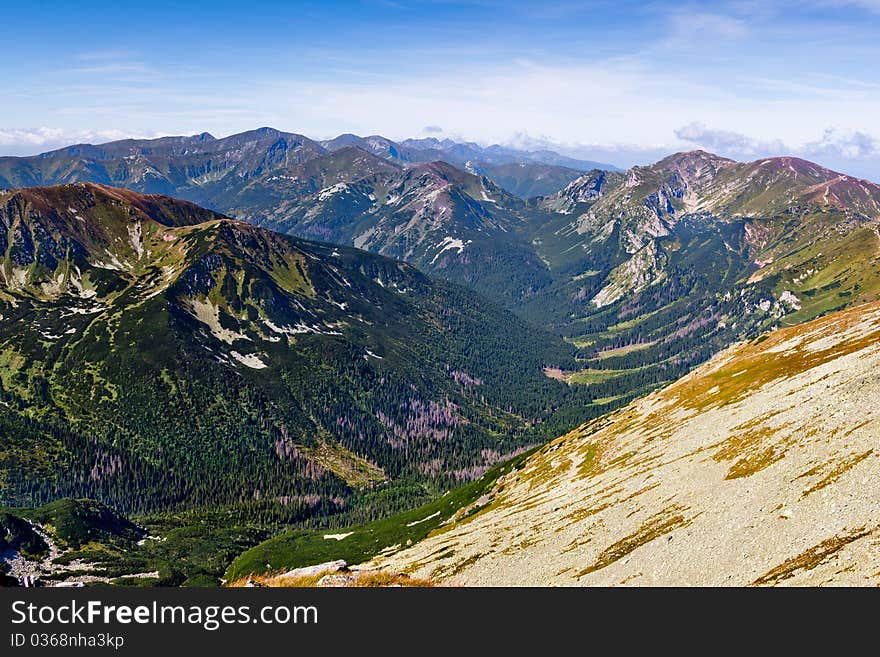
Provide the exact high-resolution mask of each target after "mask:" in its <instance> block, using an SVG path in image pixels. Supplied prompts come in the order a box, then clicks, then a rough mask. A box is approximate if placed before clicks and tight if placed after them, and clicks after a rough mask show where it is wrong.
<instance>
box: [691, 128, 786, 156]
mask: <svg viewBox="0 0 880 657" xmlns="http://www.w3.org/2000/svg"><path fill="white" fill-rule="evenodd" d="M674 132H675V136H676V137H678V138H679V139H680V140H682V141H684V142H688V143H691V144H694V145H696V146H699V147H701V148H704V149H706V150H709V151H716V152H719V153H735V154H737V155H749V156H758V155H766V154H768V153H784V152H785V151H786V150H787V147H786V145H785V144H784V143H783V142H782V141H781V140H773V141H762V140H760V139H754V138H752V137H748V136H746V135H744V134H741V133H739V132H734V131H732V130H715V129H712V128H709V127H708V126H706V124H704V123H701V122H699V121H694V122H692V123H689V124H687V125H685V126H682V127H680V128H677V129H676V130H675V131H674Z"/></svg>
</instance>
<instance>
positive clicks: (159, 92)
mask: <svg viewBox="0 0 880 657" xmlns="http://www.w3.org/2000/svg"><path fill="white" fill-rule="evenodd" d="M27 4H28V3H20V5H23V6H18V7H12V8H9V9H7V10H6V12H5V13H6V14H7V15H6V16H5V18H6V19H7V21H8V22H9V24H15V25H17V26H18V28H17V29H16V30H14V31H10V32H8V33H7V35H6V37H5V38H6V50H7V52H8V53H10V54H9V55H8V56H7V60H6V67H5V68H6V69H7V70H5V71H4V81H5V100H6V102H5V103H3V105H2V106H0V154H33V153H37V152H41V151H44V150H48V149H50V148H55V147H60V146H63V145H66V144H69V143H75V142H92V143H97V142H102V141H109V140H112V139H118V138H123V137H153V136H159V135H167V134H194V133H199V132H203V131H208V132H211V133H212V134H215V135H216V136H221V135H226V134H230V133H234V132H239V131H243V130H247V129H251V128H254V127H258V126H261V125H271V126H274V127H277V128H279V129H283V130H289V131H293V132H299V133H303V134H306V135H309V136H311V137H315V138H325V137H330V136H335V135H336V134H339V133H341V132H354V133H358V134H383V135H385V136H387V137H390V138H392V139H402V138H406V137H418V136H449V137H453V138H457V139H468V140H472V141H477V142H481V143H484V144H485V143H503V144H511V145H518V146H522V147H531V148H546V147H550V148H554V149H555V150H559V151H561V152H564V153H567V154H571V155H576V156H581V157H585V158H589V159H594V160H599V161H608V162H612V163H614V164H616V165H618V166H629V165H632V164H637V163H646V162H649V161H653V160H656V159H658V158H659V157H662V156H663V155H666V154H668V153H670V152H674V151H676V150H684V149H692V148H705V149H706V150H711V151H713V152H717V153H719V154H721V155H725V156H728V157H733V158H736V159H754V158H759V157H765V156H770V155H781V154H794V155H799V156H801V157H805V158H808V159H813V160H816V161H818V162H820V163H822V164H825V165H826V166H830V167H832V168H836V169H839V170H842V171H845V172H847V173H852V174H854V175H858V176H863V177H867V178H872V179H874V180H880V127H878V126H877V124H876V118H875V117H877V116H880V69H878V67H876V65H875V62H877V61H880V43H878V42H877V40H876V34H877V33H878V28H880V2H878V1H877V0H776V1H774V2H756V1H754V0H722V1H720V2H713V3H711V4H707V3H693V4H687V3H681V2H674V3H673V2H662V1H660V2H657V1H636V0H615V1H613V2H612V1H609V0H595V1H591V2H579V1H577V0H549V1H548V2H544V3H535V2H518V1H511V0H506V1H502V0H474V1H463V2H448V1H443V0H394V1H391V0H364V1H341V2H321V3H318V2H280V1H266V0H254V1H253V2H251V3H248V5H247V8H246V10H242V8H241V5H240V4H238V3H234V2H229V1H227V0H219V1H215V2H211V3H208V2H191V3H183V6H182V5H181V3H172V2H166V1H165V0H157V1H156V2H153V3H149V4H148V5H147V6H133V5H132V6H127V5H126V4H125V3H110V2H104V1H103V0H100V1H95V2H91V3H90V5H89V9H88V10H87V11H86V10H84V9H82V6H77V5H71V4H69V3H63V2H60V1H59V2H52V1H50V2H45V3H42V4H41V5H40V8H39V9H34V8H33V7H28V6H24V5H27ZM37 36H38V37H39V38H36V37H37Z"/></svg>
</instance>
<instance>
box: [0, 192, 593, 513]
mask: <svg viewBox="0 0 880 657" xmlns="http://www.w3.org/2000/svg"><path fill="white" fill-rule="evenodd" d="M0 252H2V254H3V260H2V263H0V276H2V287H0V315H2V319H0V384H2V392H0V401H2V409H0V425H2V435H3V436H4V439H3V443H2V449H0V499H2V503H6V504H17V505H25V504H27V505H37V504H41V503H44V502H46V501H50V500H52V499H55V498H58V497H64V496H69V497H91V498H94V499H98V500H101V501H103V502H107V503H111V504H113V505H114V506H115V507H116V508H119V509H122V510H124V511H134V512H146V511H156V510H163V509H164V510H169V509H185V508H197V507H211V508H214V507H217V506H218V505H233V506H237V507H239V508H248V509H251V511H252V513H253V515H254V517H259V516H260V514H264V515H267V517H269V516H272V515H273V514H275V515H279V516H283V517H285V518H288V519H296V518H304V517H309V516H310V515H316V514H317V515H321V514H327V513H334V512H337V511H340V510H342V509H344V508H345V507H346V504H348V503H349V502H350V501H351V500H353V499H354V498H355V497H356V496H357V490H358V489H360V488H362V487H363V486H365V485H368V484H370V483H371V482H378V481H383V480H386V479H389V480H392V481H399V480H417V481H426V482H431V481H433V482H434V484H433V485H434V486H441V485H448V484H449V483H453V482H457V481H463V480H467V479H470V478H473V477H474V476H477V475H478V474H479V473H480V472H482V470H484V469H485V468H486V467H488V466H489V465H491V464H492V463H493V462H495V461H497V460H498V459H499V458H501V457H502V456H503V455H504V454H506V453H509V452H513V451H515V450H517V449H521V448H522V447H523V446H525V445H529V444H533V443H535V442H536V441H539V440H541V439H542V438H543V437H544V436H546V435H547V434H548V433H549V432H551V431H553V429H554V427H557V426H559V425H560V423H571V422H573V420H572V415H573V413H574V412H575V411H576V410H577V409H578V407H579V405H580V404H581V403H582V401H583V397H578V395H577V394H576V391H571V390H569V389H567V388H566V387H565V386H563V385H561V384H559V383H557V382H555V381H550V380H548V379H547V378H546V377H544V376H543V374H542V373H541V368H542V367H544V366H547V365H555V366H564V365H565V363H571V355H572V352H571V350H570V348H568V347H567V346H566V345H564V344H563V343H562V342H561V341H559V340H556V339H553V338H550V337H549V336H547V335H545V334H543V333H540V332H538V331H535V330H534V329H531V328H529V327H528V326H527V325H525V324H524V323H523V322H522V321H520V320H518V319H516V318H515V317H514V316H512V315H510V314H509V313H507V312H505V311H503V310H501V309H500V308H498V307H496V306H493V305H492V304H490V303H487V302H485V301H484V300H482V299H480V298H479V297H477V296H476V295H474V294H473V293H471V292H468V291H466V290H463V289H461V288H457V287H454V286H450V285H448V284H441V283H434V282H432V281H431V280H429V279H428V278H426V277H425V276H424V275H422V274H421V273H419V272H418V271H417V270H415V269H413V268H412V267H410V266H408V265H405V264H403V263H400V262H396V261H394V260H390V259H387V258H383V257H379V256H374V255H370V254H367V253H364V252H362V251H357V250H355V249H350V248H345V247H337V246H333V245H329V244H319V243H313V242H306V241H302V240H298V239H295V238H292V237H286V236H283V235H280V234H277V233H272V232H269V231H266V230H263V229H260V228H257V227H254V226H252V225H249V224H246V223H242V222H237V221H232V220H230V219H228V218H225V217H223V216H222V215H218V214H216V213H213V212H211V211H208V210H203V209H201V208H199V207H197V206H194V205H191V204H188V203H185V202H181V201H176V200H173V199H169V198H166V197H156V196H141V195H139V194H136V193H133V192H127V191H122V190H119V189H115V188H110V187H102V186H96V185H87V184H78V185H67V186H59V187H52V188H32V189H26V190H15V191H10V192H4V193H2V194H0ZM560 411H561V412H560ZM273 517H274V516H273Z"/></svg>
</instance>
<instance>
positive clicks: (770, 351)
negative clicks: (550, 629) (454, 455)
mask: <svg viewBox="0 0 880 657" xmlns="http://www.w3.org/2000/svg"><path fill="white" fill-rule="evenodd" d="M878 340H880V304H877V303H873V304H866V305H863V306H857V307H855V308H851V309H848V310H844V311H839V312H837V313H834V314H831V315H829V316H827V317H823V318H820V319H817V320H813V321H811V322H808V323H806V324H802V325H799V326H794V327H788V328H784V329H780V330H779V331H775V332H773V333H770V334H768V335H764V336H762V337H761V338H759V339H758V340H755V341H752V342H751V343H744V344H739V345H736V346H734V347H732V348H730V349H728V350H726V351H724V352H722V353H720V354H719V355H718V356H716V357H715V358H713V359H712V361H710V362H709V363H706V364H705V365H703V366H702V367H700V368H698V369H696V370H695V371H693V372H692V373H690V374H689V375H688V376H686V377H684V378H682V379H681V380H679V381H677V382H676V383H674V384H672V385H671V386H669V387H667V388H665V389H663V390H660V391H658V392H655V393H653V394H651V395H649V396H647V397H645V398H643V399H640V400H637V401H635V402H633V403H632V404H630V405H629V406H626V407H625V408H622V409H620V410H618V411H617V412H615V413H612V414H609V415H607V416H605V417H603V418H601V419H600V420H597V421H594V422H591V423H587V424H585V425H583V426H581V427H579V428H578V429H576V430H574V431H572V432H570V433H569V434H567V435H565V436H562V437H561V438H558V439H557V440H554V441H553V442H551V443H550V444H548V445H546V446H545V447H543V448H541V449H540V450H539V451H538V452H536V453H534V454H532V455H530V456H529V457H528V458H527V459H526V461H525V463H524V464H522V465H521V467H519V468H517V469H514V470H512V471H511V472H510V473H509V474H507V475H505V476H504V477H503V478H500V479H499V480H498V481H497V483H496V485H495V488H494V490H493V491H492V492H491V493H490V494H488V495H486V496H484V497H483V498H481V500H480V502H479V504H478V505H477V504H475V505H473V508H472V509H469V510H468V509H465V510H463V511H462V512H460V513H459V514H458V515H457V517H455V518H453V519H452V520H451V521H450V522H448V523H446V524H445V525H443V526H442V527H441V529H440V531H436V532H435V533H434V535H432V536H429V537H428V538H426V539H425V540H424V541H423V542H421V543H417V544H416V545H415V546H414V547H413V548H411V549H409V550H405V551H403V552H401V553H399V554H397V555H395V556H391V557H388V558H384V559H380V560H379V561H380V564H379V565H381V566H383V567H387V568H390V569H392V570H393V572H398V570H403V571H404V572H409V573H412V574H414V575H415V576H421V577H425V576H429V577H432V578H434V579H439V580H443V581H448V582H449V583H452V584H460V585H491V586H505V585H507V586H510V585H520V586H521V585H526V586H535V585H585V586H594V585H633V586H639V585H642V586H644V585H655V586H656V585H660V586H675V585H679V586H681V585H689V586H694V585H704V586H706V585H708V586H747V585H755V586H766V585H800V586H815V585H849V586H876V585H877V584H878V582H880V568H878V565H880V564H878V555H877V549H876V545H877V540H878V537H880V514H878V508H880V507H878V493H877V490H878V483H880V454H878V444H877V437H878V435H880V414H878V411H877V409H878V403H880V385H878V379H877V376H876V371H877V368H878V366H880V349H878ZM469 511H470V512H469Z"/></svg>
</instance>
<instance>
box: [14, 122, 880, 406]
mask: <svg viewBox="0 0 880 657" xmlns="http://www.w3.org/2000/svg"><path fill="white" fill-rule="evenodd" d="M332 142H333V143H330V142H327V143H325V144H323V145H322V144H321V143H317V142H314V141H312V140H309V139H307V138H305V137H302V136H300V135H296V134H293V133H282V132H279V131H277V130H272V129H261V130H256V131H251V132H248V133H243V134H242V135H235V136H232V137H228V138H225V139H223V140H216V139H213V138H211V137H210V136H209V135H197V136H194V137H187V138H180V139H176V138H169V139H160V140H154V141H146V142H139V141H125V142H114V143H111V144H107V145H104V146H101V147H88V148H85V147H73V148H72V149H70V150H71V152H70V153H65V151H64V149H62V150H60V151H55V152H53V153H49V154H46V155H45V156H40V157H36V158H4V159H2V160H0V177H2V181H0V184H11V183H16V184H43V181H46V180H56V179H57V180H97V181H100V182H106V181H108V180H109V181H110V184H114V185H117V186H124V187H130V188H133V189H135V190H140V191H161V192H163V193H168V194H173V195H175V196H178V197H182V198H186V199H188V200H191V201H194V202H197V203H199V204H201V205H204V206H207V207H211V208H214V209H216V210H219V211H222V212H225V213H227V214H229V215H231V216H234V217H236V218H238V219H242V220H246V221H248V222H250V223H253V224H256V225H259V226H262V227H266V228H269V229H273V230H278V231H282V232H285V233H289V234H293V235H298V236H301V237H306V238H309V239H317V240H322V241H329V242H334V243H340V244H348V245H352V246H355V247H358V248H363V249H366V250H369V251H373V252H376V253H380V254H383V255H387V256H389V257H392V258H397V259H402V260H405V261H406V262H408V263H410V264H412V265H414V266H416V267H418V268H419V269H420V270H422V271H424V272H425V273H427V274H428V275H430V276H433V277H437V278H442V279H446V280H449V281H452V282H455V283H460V284H464V285H467V286H468V287H471V288H472V289H474V290H476V291H478V292H479V293H481V294H483V295H484V296H487V297H489V298H491V299H493V300H495V301H497V302H499V303H501V304H503V305H504V306H506V307H507V308H508V309H511V310H514V311H515V312H516V313H517V314H519V315H520V316H521V317H523V318H525V319H527V320H528V321H531V322H532V323H534V324H536V325H539V326H542V327H545V328H548V329H550V330H551V331H553V332H555V333H557V334H560V335H563V336H565V337H566V338H567V339H569V340H570V341H571V342H572V343H573V344H574V345H576V346H577V347H578V350H579V351H578V357H579V363H578V366H577V367H575V368H574V369H573V370H571V371H564V372H552V373H551V374H552V375H553V376H556V377H559V378H561V379H563V380H565V381H568V382H570V383H585V384H587V385H589V386H592V387H594V388H595V389H596V390H598V389H599V387H602V389H603V390H606V391H607V390H608V389H609V388H611V390H612V391H613V393H614V394H610V395H606V394H603V395H601V396H597V399H598V400H601V403H602V404H612V405H613V404H619V403H623V402H624V401H626V400H627V399H628V398H629V397H631V396H632V395H635V394H638V392H639V391H643V390H645V389H646V388H647V387H650V386H652V385H656V384H657V383H659V382H663V381H670V380H673V379H675V378H677V377H678V376H681V375H682V374H684V373H685V372H687V371H688V370H689V369H690V368H691V367H693V366H694V365H696V364H698V363H700V362H702V361H704V360H706V359H707V358H709V357H711V355H712V354H713V353H715V352H716V351H718V350H719V349H721V348H724V347H725V346H727V345H728V344H730V343H731V342H733V341H735V340H738V339H741V338H744V337H749V336H752V335H755V334H757V333H758V332H761V331H763V330H767V329H770V328H774V327H778V326H782V325H785V324H788V323H796V322H801V321H805V320H809V319H811V318H813V317H816V316H818V315H821V314H823V313H827V312H830V311H833V310H835V309H840V308H844V307H848V306H851V305H853V304H855V303H860V302H867V301H872V300H875V299H877V298H880V272H878V271H877V267H876V262H875V260H876V259H875V256H874V253H875V243H876V242H877V239H878V238H877V226H878V222H880V219H878V215H880V200H878V199H880V191H878V190H880V188H878V186H877V185H875V184H873V183H870V182H868V181H864V180H858V179H856V178H853V177H850V176H846V175H844V174H840V173H837V172H834V171H831V170H828V169H825V168H823V167H821V166H819V165H816V164H813V163H810V162H806V161H804V160H800V159H797V158H790V157H782V158H765V159H763V160H757V161H755V162H746V163H739V162H734V161H733V160H730V159H727V158H722V157H718V156H716V155H713V154H711V153H706V152H704V151H691V152H686V153H678V154H674V155H671V156H669V157H667V158H664V159H663V160H661V161H659V162H657V163H655V164H653V165H650V166H638V167H633V168H631V169H629V170H628V171H625V172H616V171H604V170H591V171H587V172H585V173H583V174H582V175H580V176H579V177H577V178H575V179H574V180H571V181H570V182H569V183H568V184H565V185H564V186H562V187H561V189H559V190H558V191H556V192H554V193H552V194H546V195H543V196H538V197H536V198H530V199H528V200H523V199H522V198H518V197H517V196H516V195H514V194H512V193H509V192H507V191H506V190H505V189H503V188H502V187H501V186H499V185H498V184H496V183H495V182H493V180H492V179H491V178H490V177H489V176H487V175H481V174H480V172H479V170H478V169H477V168H476V167H475V166H471V167H470V168H471V169H473V170H474V171H476V173H473V172H471V171H468V170H466V169H467V166H465V168H460V167H456V166H454V165H452V164H449V163H448V162H442V161H440V162H414V161H411V160H412V159H413V158H414V157H418V154H417V151H418V153H428V152H431V153H434V152H435V151H437V152H439V151H440V150H443V149H446V150H448V151H450V152H459V151H462V150H464V151H467V149H468V148H470V146H468V145H466V144H465V145H461V144H453V143H451V142H448V141H443V140H437V139H433V138H432V139H427V140H416V141H415V142H413V143H411V142H400V143H395V142H392V141H390V140H387V139H384V138H382V137H368V138H361V137H357V136H354V135H343V136H340V137H339V138H337V139H336V140H332ZM90 149H91V150H90ZM407 149H408V150H407ZM468 152H470V151H468ZM406 158H410V161H407V159H406ZM450 159H451V158H450ZM471 164H473V163H471ZM463 166H464V165H463ZM491 166H493V167H495V169H494V170H495V173H494V174H493V175H495V177H496V179H501V178H500V177H503V176H509V177H510V180H511V181H512V182H511V183H509V184H510V185H512V186H528V185H529V184H533V183H534V182H535V181H536V180H537V176H538V175H539V170H540V169H541V168H545V167H553V166H555V165H544V164H531V163H526V164H499V165H491ZM544 173H546V175H548V176H550V178H553V177H554V176H556V174H557V173H558V172H556V170H555V169H551V170H550V171H545V172H544ZM570 173H571V172H569V174H570ZM541 175H543V174H541ZM567 175H568V174H567ZM564 179H565V178H562V179H558V178H557V179H556V180H557V183H558V184H560V185H562V184H563V182H564ZM555 184H556V183H554V185H555Z"/></svg>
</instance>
